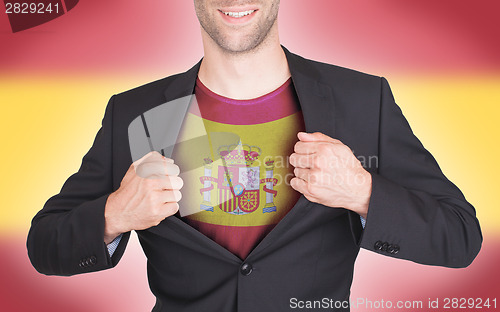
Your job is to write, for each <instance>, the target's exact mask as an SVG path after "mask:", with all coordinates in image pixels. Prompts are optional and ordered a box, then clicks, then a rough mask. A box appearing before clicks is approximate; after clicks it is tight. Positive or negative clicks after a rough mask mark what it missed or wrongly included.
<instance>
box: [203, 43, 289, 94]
mask: <svg viewBox="0 0 500 312" xmlns="http://www.w3.org/2000/svg"><path fill="white" fill-rule="evenodd" d="M267 39H268V40H265V41H264V42H262V44H261V45H260V46H259V47H258V48H256V49H254V50H253V51H250V52H247V53H240V54H235V53H228V52H226V51H224V50H223V49H221V48H220V47H219V46H213V45H215V44H214V43H213V41H212V42H206V41H209V40H204V51H205V56H204V58H203V60H202V63H201V67H200V71H199V73H198V77H199V78H200V80H201V81H202V82H203V84H204V85H205V86H206V87H207V88H209V89H210V90H211V91H212V92H214V93H217V94H219V95H222V96H225V97H228V98H232V99H239V100H244V99H253V98H257V97H259V96H262V95H265V94H267V93H270V92H272V91H273V90H275V89H277V88H278V87H280V86H281V85H282V84H283V83H284V82H285V81H286V80H288V78H290V70H289V68H288V62H287V59H286V55H285V53H284V51H283V49H282V48H281V45H280V44H279V39H278V38H267Z"/></svg>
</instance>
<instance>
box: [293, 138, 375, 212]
mask: <svg viewBox="0 0 500 312" xmlns="http://www.w3.org/2000/svg"><path fill="white" fill-rule="evenodd" d="M298 138H299V141H298V142H297V143H296V144H295V148H294V151H295V153H293V154H292V155H290V164H291V165H292V166H294V167H295V169H294V171H293V172H294V174H295V177H294V178H293V179H292V180H291V181H290V185H291V186H292V187H293V188H294V189H295V190H297V191H298V192H300V193H302V194H304V196H305V197H306V198H307V199H308V200H310V201H312V202H315V203H319V204H323V205H325V206H329V207H343V208H346V209H349V210H352V211H354V212H356V213H358V214H359V215H360V216H362V217H363V218H366V215H367V213H368V203H369V201H370V196H371V188H372V179H371V175H370V173H369V172H368V171H366V170H365V169H364V168H363V167H362V166H361V163H360V161H359V160H358V159H357V158H356V156H354V154H353V153H352V151H351V149H350V148H349V147H348V146H346V145H344V144H343V143H342V142H340V141H339V140H336V139H333V138H331V137H329V136H327V135H324V134H322V133H320V132H315V133H305V132H299V134H298Z"/></svg>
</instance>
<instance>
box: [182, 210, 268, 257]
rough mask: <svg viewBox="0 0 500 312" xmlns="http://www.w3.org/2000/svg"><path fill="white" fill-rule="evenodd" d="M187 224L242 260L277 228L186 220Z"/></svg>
mask: <svg viewBox="0 0 500 312" xmlns="http://www.w3.org/2000/svg"><path fill="white" fill-rule="evenodd" d="M185 220H186V222H187V223H188V224H189V225H191V226H192V227H194V228H195V229H197V230H198V231H200V232H201V233H203V234H205V235H206V236H208V237H209V238H210V239H212V240H213V241H215V242H217V243H218V244H219V245H221V246H222V247H224V248H226V249H227V250H229V251H230V252H232V253H233V254H235V255H237V256H238V257H240V258H241V259H245V258H246V257H247V256H248V254H249V253H250V252H251V251H252V249H253V248H255V246H257V244H258V243H259V242H260V241H261V240H262V239H263V238H264V237H265V236H266V235H267V234H268V233H269V232H271V230H272V229H273V228H274V227H275V226H276V224H269V225H260V226H226V225H216V224H210V223H205V222H201V221H195V220H190V219H189V218H185Z"/></svg>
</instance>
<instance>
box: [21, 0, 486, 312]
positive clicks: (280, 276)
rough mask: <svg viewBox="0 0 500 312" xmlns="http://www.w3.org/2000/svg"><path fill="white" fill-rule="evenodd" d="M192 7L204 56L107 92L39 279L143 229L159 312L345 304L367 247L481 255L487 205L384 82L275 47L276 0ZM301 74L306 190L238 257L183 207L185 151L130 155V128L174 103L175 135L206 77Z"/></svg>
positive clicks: (42, 228)
mask: <svg viewBox="0 0 500 312" xmlns="http://www.w3.org/2000/svg"><path fill="white" fill-rule="evenodd" d="M194 3H195V8H196V13H197V15H198V18H199V21H200V24H201V32H202V39H203V45H204V52H205V54H204V58H203V60H202V61H200V62H199V63H198V64H196V65H195V66H194V67H193V68H191V69H190V70H189V71H187V72H186V73H182V74H179V75H175V76H171V77H167V78H165V79H162V80H159V81H155V82H152V83H150V84H147V85H144V86H141V87H139V88H136V89H133V90H130V91H127V92H124V93H122V94H118V95H114V96H113V97H112V98H111V100H110V101H109V104H108V106H107V108H106V113H105V116H104V118H103V121H102V128H101V129H100V130H99V132H98V134H97V136H96V139H95V141H94V144H93V146H92V148H91V149H90V150H89V152H88V153H87V154H86V155H85V157H84V158H83V161H82V165H81V168H80V169H79V171H78V172H77V173H75V174H74V175H72V176H71V177H70V178H69V179H68V180H67V181H66V183H65V184H64V186H63V188H62V190H61V192H60V193H59V194H58V195H55V196H54V197H52V198H50V199H49V200H48V201H47V203H46V204H45V206H44V208H43V209H42V210H41V211H40V212H39V213H38V214H37V215H36V216H35V217H34V219H33V222H32V227H31V229H30V233H29V235H28V241H27V246H28V252H29V257H30V260H31V261H32V264H33V266H34V267H35V268H36V269H37V270H38V271H39V272H41V273H44V274H48V275H74V274H80V273H86V272H92V271H98V270H104V269H108V268H111V267H114V266H115V265H116V264H117V263H118V261H119V260H120V258H121V256H122V255H123V252H124V249H125V246H126V244H127V241H128V238H129V235H130V231H132V230H135V231H137V233H138V236H139V239H140V242H141V245H142V247H143V249H144V252H145V254H146V256H147V257H148V277H149V283H150V286H151V289H152V291H153V293H154V295H155V296H156V297H157V303H156V305H155V307H154V309H153V311H287V310H289V309H292V301H291V299H292V298H297V299H298V300H309V301H311V300H321V299H322V298H328V299H331V301H330V302H334V303H335V304H333V305H332V306H330V308H331V309H337V310H348V306H347V305H346V304H345V303H346V302H347V301H348V298H349V292H350V285H351V282H352V273H353V272H352V271H353V265H354V261H355V258H356V256H357V253H358V251H359V248H360V247H363V248H366V249H369V250H373V251H375V252H377V253H381V254H384V255H388V256H391V257H396V258H401V259H407V260H411V261H415V262H418V263H423V264H431V265H442V266H448V267H465V266H467V265H469V264H470V263H471V262H472V261H473V259H474V258H475V256H476V255H477V253H478V252H479V249H480V246H481V242H482V236H481V231H480V227H479V223H478V221H477V219H476V217H475V210H474V208H473V207H472V206H471V205H470V204H469V203H468V202H467V201H466V200H465V198H464V197H463V195H462V193H461V192H460V190H459V189H458V188H457V187H456V186H455V185H454V184H453V183H451V182H450V181H449V180H448V179H447V178H446V177H445V176H444V175H443V173H442V172H441V170H440V169H439V167H438V165H437V163H436V161H435V160H434V158H433V157H432V155H431V154H430V153H429V152H428V151H426V150H425V148H424V147H423V146H422V144H421V143H420V142H419V140H418V139H417V138H416V137H415V136H414V135H413V133H412V131H411V129H410V127H409V125H408V123H407V122H406V120H405V118H404V117H403V115H402V113H401V111H400V109H399V108H398V106H397V105H396V104H395V103H394V99H393V97H392V94H391V91H390V88H389V85H388V83H387V81H386V80H385V79H384V78H380V77H375V76H370V75H367V74H363V73H359V72H355V71H352V70H349V69H344V68H340V67H336V66H332V65H327V64H322V63H318V62H314V61H310V60H306V59H303V58H301V57H299V56H297V55H295V54H293V53H290V52H289V51H288V50H287V49H285V48H284V47H282V46H281V45H280V42H279V36H278V27H277V15H278V8H279V0H272V1H257V0H256V1H224V0H220V1H215V0H214V1H211V0H195V1H194ZM290 77H291V80H292V83H293V88H294V90H295V91H296V95H297V100H298V102H299V103H300V108H301V111H302V113H303V121H304V125H305V131H306V132H307V133H304V132H301V133H299V134H298V142H297V143H296V144H294V145H293V146H291V148H292V149H293V153H292V154H291V155H290V164H291V165H293V167H294V168H293V173H294V175H295V177H294V178H293V179H292V180H291V181H290V186H291V187H292V188H293V189H295V190H296V191H298V192H300V194H302V196H300V198H299V199H298V201H297V202H296V203H295V205H293V207H289V208H290V209H289V211H288V212H287V214H286V215H285V216H284V218H282V220H281V221H280V222H279V223H277V224H276V225H275V226H274V227H273V229H272V230H271V231H270V232H269V233H267V235H266V236H265V237H263V238H262V239H261V240H259V241H258V242H256V246H255V247H254V248H253V249H252V250H251V252H249V254H248V255H246V257H244V258H243V259H242V258H240V257H237V256H235V254H233V253H231V252H230V251H228V249H226V248H223V247H222V246H221V245H219V244H217V243H216V242H215V241H214V240H213V239H210V238H208V237H207V236H206V235H204V234H202V233H201V232H200V231H198V230H197V229H195V228H194V227H192V226H190V225H188V224H186V222H185V221H184V220H182V218H181V217H180V216H178V215H176V212H177V211H178V209H179V204H178V202H179V201H180V199H181V188H182V187H183V179H181V178H180V177H179V174H180V168H179V166H177V164H176V163H174V162H177V160H175V161H174V159H171V158H169V157H165V156H162V155H160V154H159V153H156V152H151V153H146V152H145V153H143V154H145V155H144V156H143V157H142V158H140V159H139V160H136V159H134V157H132V156H131V149H133V147H132V146H130V144H131V143H130V142H132V141H129V134H130V133H129V130H130V129H129V125H131V124H132V123H133V121H134V120H137V118H139V116H143V115H145V113H146V112H148V111H150V110H152V109H154V108H155V107H158V106H159V105H165V103H167V106H166V107H167V113H166V114H165V119H164V120H166V121H165V122H163V123H162V127H164V128H162V129H163V130H162V131H164V132H165V133H168V134H171V136H173V137H174V138H175V137H177V134H178V133H179V131H180V127H181V123H179V122H178V121H179V120H180V121H182V120H183V118H184V114H186V111H187V110H188V108H189V105H190V103H191V102H190V101H187V100H185V101H183V100H179V99H183V98H186V97H189V96H190V95H192V93H193V91H194V88H195V84H196V83H197V82H196V80H197V79H199V81H201V82H202V83H203V85H204V86H206V88H208V89H209V90H211V91H212V92H213V93H215V94H218V95H220V96H223V97H225V98H229V99H234V100H248V99H255V98H259V97H261V96H263V95H265V94H269V93H270V92H274V90H276V89H278V88H280V86H282V85H283V84H284V82H286V81H287V80H289V79H290ZM169 103H175V105H172V104H169ZM145 121H146V120H145ZM146 132H147V131H146ZM293 135H297V134H293ZM148 138H149V136H148ZM167 156H169V155H167ZM371 157H375V159H376V160H377V163H376V166H370V165H369V164H368V165H366V164H364V165H365V166H364V167H363V166H362V165H363V164H362V163H361V162H360V160H359V159H362V158H363V159H371ZM134 161H135V162H134ZM184 188H186V186H184ZM364 221H366V225H365V226H364V225H363V222H364ZM110 243H117V244H118V246H117V248H116V250H108V248H107V247H109V245H108V244H110ZM107 245H108V246H107Z"/></svg>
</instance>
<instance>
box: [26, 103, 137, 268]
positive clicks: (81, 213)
mask: <svg viewBox="0 0 500 312" xmlns="http://www.w3.org/2000/svg"><path fill="white" fill-rule="evenodd" d="M113 100H114V97H112V98H111V99H110V101H109V103H108V105H107V107H106V112H105V115H104V118H103V120H102V126H101V128H100V129H99V131H98V133H97V135H96V137H95V140H94V143H93V145H92V147H91V148H90V150H89V151H88V152H87V154H86V155H85V156H84V157H83V159H82V164H81V166H80V169H79V170H78V172H77V173H75V174H73V175H72V176H70V177H69V178H68V179H67V180H66V182H65V183H64V185H63V187H62V189H61V191H60V193H59V194H57V195H55V196H53V197H51V198H50V199H49V200H48V201H47V202H46V203H45V205H44V207H43V209H42V210H40V211H39V212H38V213H37V214H36V215H35V217H34V218H33V220H32V223H31V228H30V231H29V233H28V239H27V248H28V256H29V258H30V261H31V263H32V265H33V266H34V267H35V269H36V270H37V271H38V272H40V273H43V274H46V275H74V274H80V273H86V272H91V271H99V270H104V269H108V268H111V267H113V266H115V265H116V264H117V262H118V261H119V259H120V258H121V256H122V255H123V252H124V249H125V245H126V243H127V241H128V238H129V235H130V233H125V234H124V235H123V237H122V239H121V241H120V244H119V246H118V247H117V249H116V251H115V253H114V254H113V257H112V258H111V257H110V256H109V253H108V251H107V248H106V244H105V243H104V223H105V222H104V207H105V205H106V200H107V198H108V196H109V194H110V193H111V192H113V177H112V129H113V127H112V123H113V121H112V119H113V117H112V115H113Z"/></svg>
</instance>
